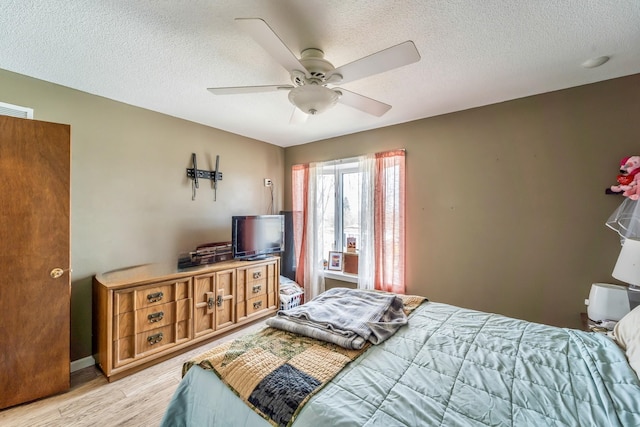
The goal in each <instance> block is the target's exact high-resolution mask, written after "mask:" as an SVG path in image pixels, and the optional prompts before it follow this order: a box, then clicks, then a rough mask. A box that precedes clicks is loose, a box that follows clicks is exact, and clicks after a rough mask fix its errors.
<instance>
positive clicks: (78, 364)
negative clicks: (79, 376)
mask: <svg viewBox="0 0 640 427" xmlns="http://www.w3.org/2000/svg"><path fill="white" fill-rule="evenodd" d="M95 364H96V360H95V359H94V358H93V356H87V357H84V358H82V359H78V360H74V361H72V362H71V372H75V371H79V370H80V369H84V368H88V367H89V366H93V365H95Z"/></svg>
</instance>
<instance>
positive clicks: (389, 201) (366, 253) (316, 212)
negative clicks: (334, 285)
mask: <svg viewBox="0 0 640 427" xmlns="http://www.w3.org/2000/svg"><path fill="white" fill-rule="evenodd" d="M404 165H405V151H404V150H403V149H398V150H391V151H385V152H381V153H375V154H366V155H362V156H359V157H357V158H353V159H347V160H340V161H334V162H315V163H307V164H299V165H293V166H292V168H291V175H292V176H291V191H292V208H293V212H294V215H293V233H294V239H293V240H294V250H295V257H296V281H297V282H298V283H300V284H303V285H304V288H305V298H306V297H307V296H308V297H309V298H313V297H315V296H316V295H318V294H320V293H321V292H323V291H324V274H323V271H324V269H323V264H325V265H326V263H327V261H328V256H329V252H330V251H336V252H344V251H345V244H346V240H347V238H348V237H350V236H354V237H356V239H357V241H356V246H357V250H358V276H357V286H358V288H361V289H378V290H383V291H387V292H397V293H404V291H405V284H404V206H405V202H404V194H405V189H404V177H405V172H404ZM323 261H324V263H323Z"/></svg>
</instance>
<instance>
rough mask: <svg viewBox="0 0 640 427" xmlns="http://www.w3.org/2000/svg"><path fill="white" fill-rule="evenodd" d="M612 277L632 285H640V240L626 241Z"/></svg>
mask: <svg viewBox="0 0 640 427" xmlns="http://www.w3.org/2000/svg"><path fill="white" fill-rule="evenodd" d="M612 276H613V277H614V278H616V279H618V280H620V281H622V282H625V283H629V284H630V285H634V286H638V285H640V240H633V239H625V241H624V243H623V245H622V250H621V251H620V255H619V256H618V261H617V262H616V266H615V267H614V268H613V273H612Z"/></svg>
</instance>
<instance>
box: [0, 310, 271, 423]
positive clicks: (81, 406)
mask: <svg viewBox="0 0 640 427" xmlns="http://www.w3.org/2000/svg"><path fill="white" fill-rule="evenodd" d="M263 326H264V321H260V322H258V323H255V324H253V325H250V326H247V327H244V328H242V329H241V330H239V331H235V332H233V333H232V334H229V335H226V336H224V337H222V338H219V339H217V340H215V341H212V342H210V343H208V344H205V345H202V346H200V347H197V348H195V349H193V350H190V351H188V352H186V353H182V354H180V355H178V356H176V357H174V358H172V359H169V360H166V361H164V362H161V363H159V364H157V365H154V366H152V367H150V368H147V369H144V370H142V371H140V372H138V373H135V374H133V375H130V376H128V377H125V378H123V379H120V380H118V381H114V382H113V383H109V382H107V379H106V378H105V377H104V375H102V373H101V372H100V370H99V369H98V368H96V367H93V366H92V367H89V368H85V369H81V370H79V371H76V372H73V373H72V374H71V389H70V390H69V391H68V392H67V393H63V394H60V395H57V396H52V397H48V398H46V399H41V400H38V401H36V402H33V403H29V404H24V405H19V406H15V407H13V408H9V409H5V410H3V411H0V426H3V427H26V426H29V427H36V426H47V427H58V426H60V427H62V426H64V427H80V426H92V427H111V426H127V427H129V426H131V427H147V426H158V425H159V424H160V421H161V419H162V416H163V415H164V412H165V410H166V408H167V405H168V404H169V401H170V400H171V396H173V393H174V392H175V390H176V387H177V386H178V383H179V382H180V379H181V371H182V364H183V362H185V361H186V360H188V359H189V358H190V357H192V356H195V355H198V354H200V353H202V352H204V351H206V350H207V349H209V348H212V347H214V346H215V345H217V344H220V343H223V342H225V341H228V340H230V339H233V338H235V337H237V336H239V335H242V334H245V333H248V332H254V331H256V330H258V329H260V328H262V327H263Z"/></svg>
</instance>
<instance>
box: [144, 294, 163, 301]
mask: <svg viewBox="0 0 640 427" xmlns="http://www.w3.org/2000/svg"><path fill="white" fill-rule="evenodd" d="M163 296H164V294H163V293H162V292H156V293H153V294H149V295H147V300H149V302H158V301H160V300H162V297H163Z"/></svg>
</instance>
